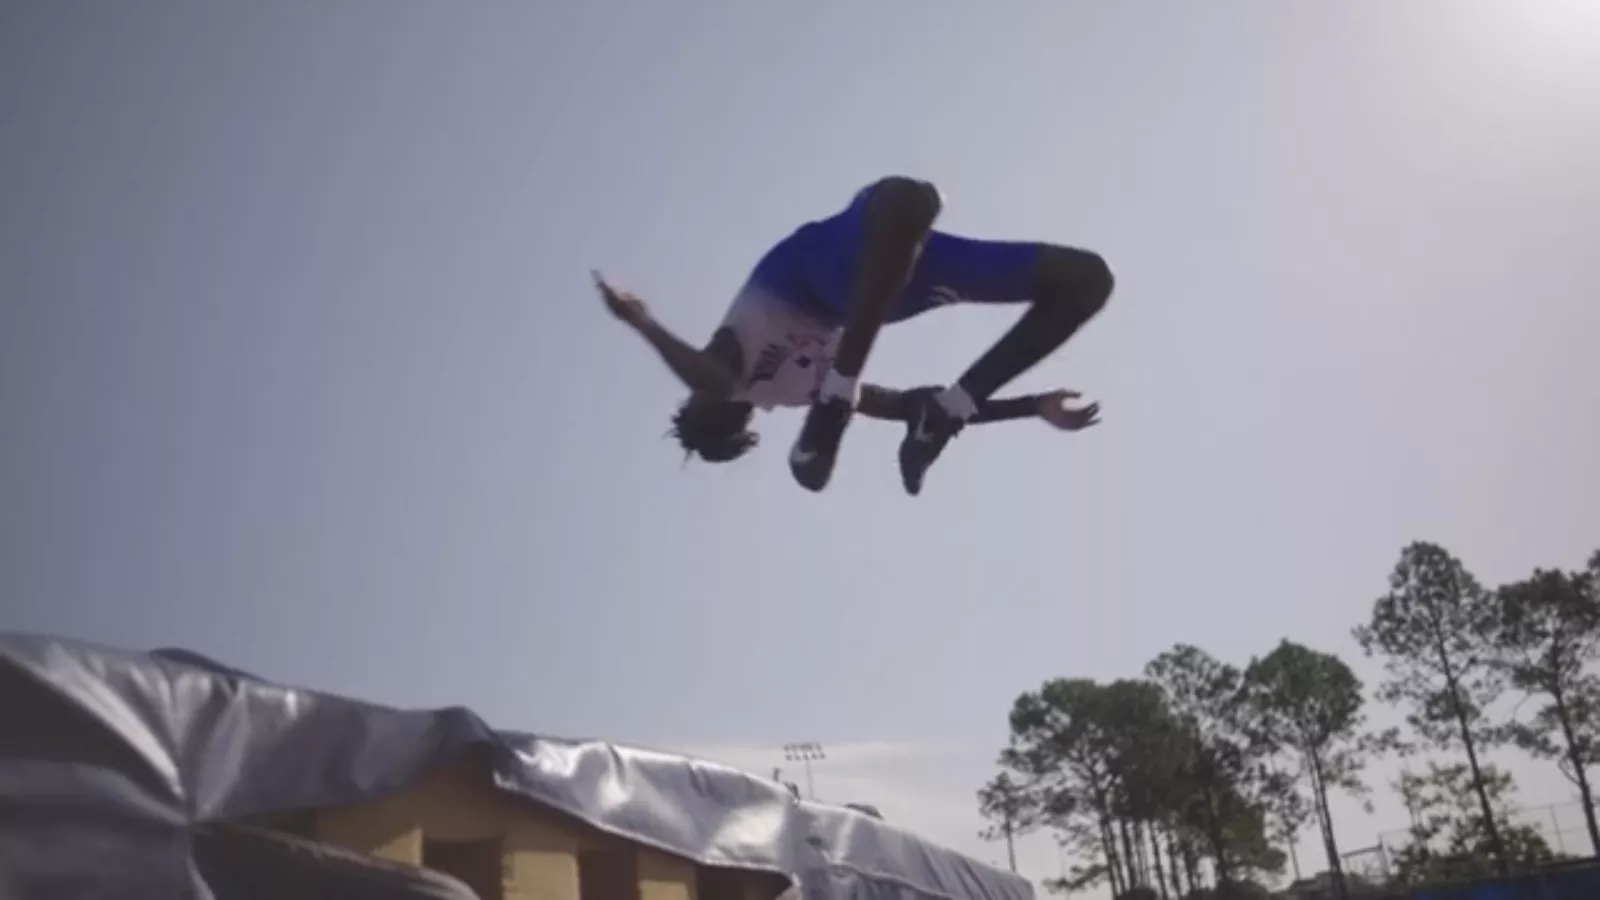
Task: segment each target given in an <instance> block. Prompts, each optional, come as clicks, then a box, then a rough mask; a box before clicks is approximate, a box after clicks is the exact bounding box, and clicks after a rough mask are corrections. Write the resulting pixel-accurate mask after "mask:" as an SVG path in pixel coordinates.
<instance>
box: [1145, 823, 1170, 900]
mask: <svg viewBox="0 0 1600 900" xmlns="http://www.w3.org/2000/svg"><path fill="white" fill-rule="evenodd" d="M1145 836H1146V837H1148V838H1149V839H1150V865H1151V866H1153V867H1154V869H1155V875H1156V887H1158V888H1160V889H1161V900H1167V872H1166V869H1164V868H1163V867H1162V865H1161V841H1160V840H1159V839H1157V838H1156V827H1155V825H1151V826H1150V827H1149V828H1148V829H1146V831H1145Z"/></svg>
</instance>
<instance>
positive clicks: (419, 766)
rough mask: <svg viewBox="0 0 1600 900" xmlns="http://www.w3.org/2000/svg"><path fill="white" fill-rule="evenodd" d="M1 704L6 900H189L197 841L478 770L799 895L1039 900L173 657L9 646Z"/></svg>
mask: <svg viewBox="0 0 1600 900" xmlns="http://www.w3.org/2000/svg"><path fill="white" fill-rule="evenodd" d="M0 698H4V701H5V704H6V705H7V707H9V709H10V712H8V718H9V719H10V721H9V723H8V726H9V727H8V728H6V729H0V731H3V732H4V736H0V808H10V809H13V810H16V811H18V813H17V814H15V815H5V816H0V860H5V861H6V862H7V865H5V866H0V869H10V870H11V871H10V874H11V876H12V877H13V878H14V879H18V880H20V884H0V896H28V897H47V896H51V894H50V893H49V892H48V889H49V888H50V887H52V886H56V887H60V888H61V889H62V890H63V891H70V895H71V896H94V895H97V894H99V893H101V892H102V891H104V892H106V894H107V896H117V897H119V898H123V900H139V898H142V897H146V896H148V897H151V898H157V897H160V898H168V897H174V896H185V895H189V894H190V892H191V890H192V889H193V880H194V879H195V878H201V879H206V878H207V877H208V876H207V875H206V866H204V865H201V864H199V863H197V862H196V860H195V859H193V858H192V855H193V854H195V853H197V852H199V850H200V849H201V848H202V845H203V844H204V842H203V841H197V840H192V839H191V838H192V836H193V835H194V834H196V833H199V832H205V833H207V834H210V835H214V834H215V833H216V830H217V828H218V827H223V828H226V827H227V826H229V825H232V824H237V823H242V822H248V821H259V818H258V817H262V816H269V815H271V814H274V813H282V812H289V811H295V810H304V809H311V808H322V807H329V806H337V805H343V804H351V803H359V802H363V801H366V800H370V799H373V798H377V797H380V796H383V795H386V794H390V793H393V792H396V791H400V790H403V789H405V788H406V787H407V786H409V785H410V784H412V783H414V782H416V781H417V780H419V779H420V778H422V777H423V776H425V775H427V774H428V773H430V772H432V771H434V770H435V769H437V768H439V767H440V766H442V765H445V764H447V763H450V762H452V761H454V760H456V759H458V758H459V757H461V755H462V754H464V753H467V752H475V753H477V754H480V755H481V756H482V758H486V759H488V760H490V766H491V769H492V774H493V780H494V783H495V785H496V786H497V787H498V788H499V789H501V790H504V791H507V792H509V793H512V794H515V795H518V796H520V797H522V798H525V799H527V800H531V801H533V802H535V803H539V804H542V805H544V806H546V807H549V808H552V809H555V810H559V811H561V812H563V813H566V814H568V815H571V816H574V817H576V818H578V819H580V820H582V821H584V822H587V823H589V824H590V825H592V826H594V827H596V828H598V829H601V830H603V831H606V832H610V833H613V834H616V835H620V836H622V837H625V838H628V839H630V840H633V841H635V842H638V843H642V844H646V845H651V846H654V847H656V848H658V849H660V850H663V851H665V852H668V853H672V854H675V855H678V856H682V857H686V858H689V859H693V860H695V861H697V862H699V863H702V864H704V865H713V866H728V867H735V868H747V869H755V870H761V871H770V872H777V873H779V874H782V875H784V876H786V877H788V878H789V879H790V881H791V883H793V884H795V885H796V886H798V887H801V888H803V889H804V890H805V892H806V894H807V896H812V897H822V898H830V900H868V898H871V900H1032V894H1033V892H1032V887H1031V886H1030V885H1029V883H1028V882H1027V881H1026V880H1024V879H1022V878H1020V877H1018V876H1016V875H1015V874H1012V873H1009V872H1005V871H1002V870H999V869H996V868H994V867H992V866H988V865H985V864H983V863H980V862H978V861H976V860H973V859H971V858H969V857H966V856H963V855H961V854H959V853H956V852H955V851H953V850H949V849H947V848H944V847H941V846H938V845H935V844H932V843H929V842H928V841H925V840H923V839H921V838H918V837H917V836H916V835H914V834H912V833H910V832H909V831H906V830H904V829H902V828H900V827H898V826H897V825H895V824H892V823H887V822H884V821H881V820H879V819H876V818H873V817H871V816H869V815H865V814H862V813H860V812H857V811H855V810H851V809H846V808H840V807H833V806H827V805H822V804H815V803H809V802H805V801H802V800H799V799H798V798H796V797H794V796H793V795H792V794H791V793H790V792H789V791H788V790H787V789H785V788H784V787H783V786H782V785H780V784H777V783H775V782H772V781H768V780H766V779H763V778H759V777H756V776H754V775H751V774H748V773H745V772H741V771H738V770H736V769H732V768H729V767H727V766H724V765H720V764H718V763H713V762H708V761H704V760H698V759H692V758H689V757H685V756H682V755H678V754H674V753H667V752H661V751H656V750H647V749H642V748H637V747H626V746H621V745H616V744H610V743H605V742H602V741H574V740H564V739H560V738H552V737H544V736H540V735H535V734H527V733H520V732H509V731H497V730H495V729H492V728H491V727H489V725H487V724H486V723H485V722H484V721H483V720H482V719H481V718H480V717H479V716H477V715H476V714H475V713H473V712H472V711H471V710H469V709H466V708H464V707H450V708H444V709H433V710H401V709H393V708H389V707H384V706H380V705H377V704H372V703H365V702H361V701H358V700H352V699H349V698H345V697H338V696H333V695H330V694H325V693H321V692H317V691H311V690H304V689H300V688H292V687H287V686H284V685H281V684H275V683H273V682H270V681H267V680H265V679H261V678H258V677H256V676H253V675H250V674H249V673H246V672H242V671H240V670H237V669H233V668H230V667H228V666H226V665H223V664H220V663H217V662H215V661H213V660H210V659H208V658H206V657H204V656H201V655H199V654H195V653H190V652H187V651H182V650H170V649H169V650H160V651H156V652H154V653H139V652H129V651H123V650H116V649H112V648H107V647H102V646H98V645H93V644H89V643H84V642H78V641H69V640H62V639H58V638H52V637H43V636H36V635H19V634H0ZM39 823H49V825H48V827H41V826H40V824H39ZM85 847H95V848H97V851H98V852H95V853H85V852H84V851H83V848H85ZM224 880H226V879H224ZM235 880H238V879H235ZM207 888H208V890H209V891H210V892H211V894H212V895H213V896H215V897H217V898H218V900H227V898H229V897H232V896H236V895H234V894H231V893H230V892H229V891H228V890H227V889H226V888H225V887H224V886H223V885H222V884H220V883H208V886H207ZM8 889H17V890H16V892H15V893H13V892H11V890H8ZM66 895H68V893H63V894H62V896H66ZM199 896H204V893H201V894H199Z"/></svg>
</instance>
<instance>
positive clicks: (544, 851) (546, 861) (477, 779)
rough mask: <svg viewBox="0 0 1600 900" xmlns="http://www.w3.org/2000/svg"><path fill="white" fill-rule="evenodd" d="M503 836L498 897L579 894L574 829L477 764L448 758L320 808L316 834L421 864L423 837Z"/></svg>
mask: <svg viewBox="0 0 1600 900" xmlns="http://www.w3.org/2000/svg"><path fill="white" fill-rule="evenodd" d="M424 834H426V835H427V836H428V837H431V838H434V839H436V840H444V841H473V840H485V839H494V840H499V841H501V842H502V846H503V851H504V854H505V858H504V866H503V868H504V874H503V876H502V883H503V889H504V892H505V894H504V896H505V900H580V896H579V891H578V857H577V853H578V845H579V838H578V833H577V829H576V828H574V827H573V826H572V825H569V824H568V823H566V822H563V821H560V820H559V819H558V818H557V817H556V816H555V815H554V814H547V813H545V812H544V811H543V810H541V809H539V808H538V807H537V806H534V805H533V804H531V803H522V802H518V801H517V800H516V799H515V798H513V797H510V796H507V795H506V794H504V793H503V792H500V791H498V790H496V789H495V788H494V787H493V786H491V785H490V784H489V782H488V777H487V775H486V774H484V773H483V772H482V771H481V770H474V769H473V768H472V767H470V766H466V765H461V766H451V767H447V768H445V769H442V770H440V771H438V772H436V773H434V774H433V775H431V776H429V777H428V778H426V779H424V780H422V781H421V782H419V783H417V784H416V785H414V786H412V787H411V788H410V789H409V790H407V791H405V792H403V793H400V794H397V795H394V796H391V797H386V798H384V799H381V800H377V801H374V802H372V803H365V804H361V805H359V806H347V807H339V808H336V809H328V810H323V811H322V812H321V813H320V814H319V816H318V819H317V837H318V838H320V839H321V840H324V841H327V842H329V843H331V844H337V845H339V846H342V847H346V848H348V849H351V850H356V851H358V852H361V853H369V854H372V855H373V856H378V857H382V858H384V859H388V860H392V861H394V862H401V863H407V864H409V865H413V866H420V865H421V864H422V837H423V835H424Z"/></svg>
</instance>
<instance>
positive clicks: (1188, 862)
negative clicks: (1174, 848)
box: [1180, 837, 1205, 894]
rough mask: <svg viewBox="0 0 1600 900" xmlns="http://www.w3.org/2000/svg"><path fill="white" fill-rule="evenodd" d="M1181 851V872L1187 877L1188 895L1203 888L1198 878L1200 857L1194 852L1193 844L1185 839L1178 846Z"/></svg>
mask: <svg viewBox="0 0 1600 900" xmlns="http://www.w3.org/2000/svg"><path fill="white" fill-rule="evenodd" d="M1180 846H1181V847H1182V849H1183V872H1184V874H1185V875H1187V876H1188V877H1189V893H1191V894H1192V893H1194V892H1195V891H1197V890H1199V889H1200V888H1202V887H1204V886H1205V882H1204V881H1203V880H1202V879H1201V878H1200V857H1199V855H1198V854H1196V853H1195V852H1194V844H1192V843H1190V841H1189V839H1188V838H1187V837H1185V838H1184V839H1183V841H1182V843H1181V844H1180Z"/></svg>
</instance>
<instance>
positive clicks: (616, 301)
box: [590, 271, 650, 328]
mask: <svg viewBox="0 0 1600 900" xmlns="http://www.w3.org/2000/svg"><path fill="white" fill-rule="evenodd" d="M590 274H591V275H593V276H594V286H595V287H597V288H599V289H600V299H602V300H604V301H605V304H606V310H607V311H608V312H610V313H611V314H612V315H613V316H616V317H617V318H618V319H620V320H622V321H623V322H626V323H628V324H629V325H632V326H633V327H635V328H638V327H639V326H641V325H643V324H644V323H646V322H648V321H650V310H649V309H648V308H646V307H645V305H644V301H643V300H640V299H639V298H638V297H635V296H634V295H632V294H630V293H628V292H627V291H623V290H618V289H617V288H615V287H612V286H611V284H610V283H609V282H607V281H606V279H605V276H603V275H601V274H600V273H599V272H598V271H592V272H591V273H590Z"/></svg>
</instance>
